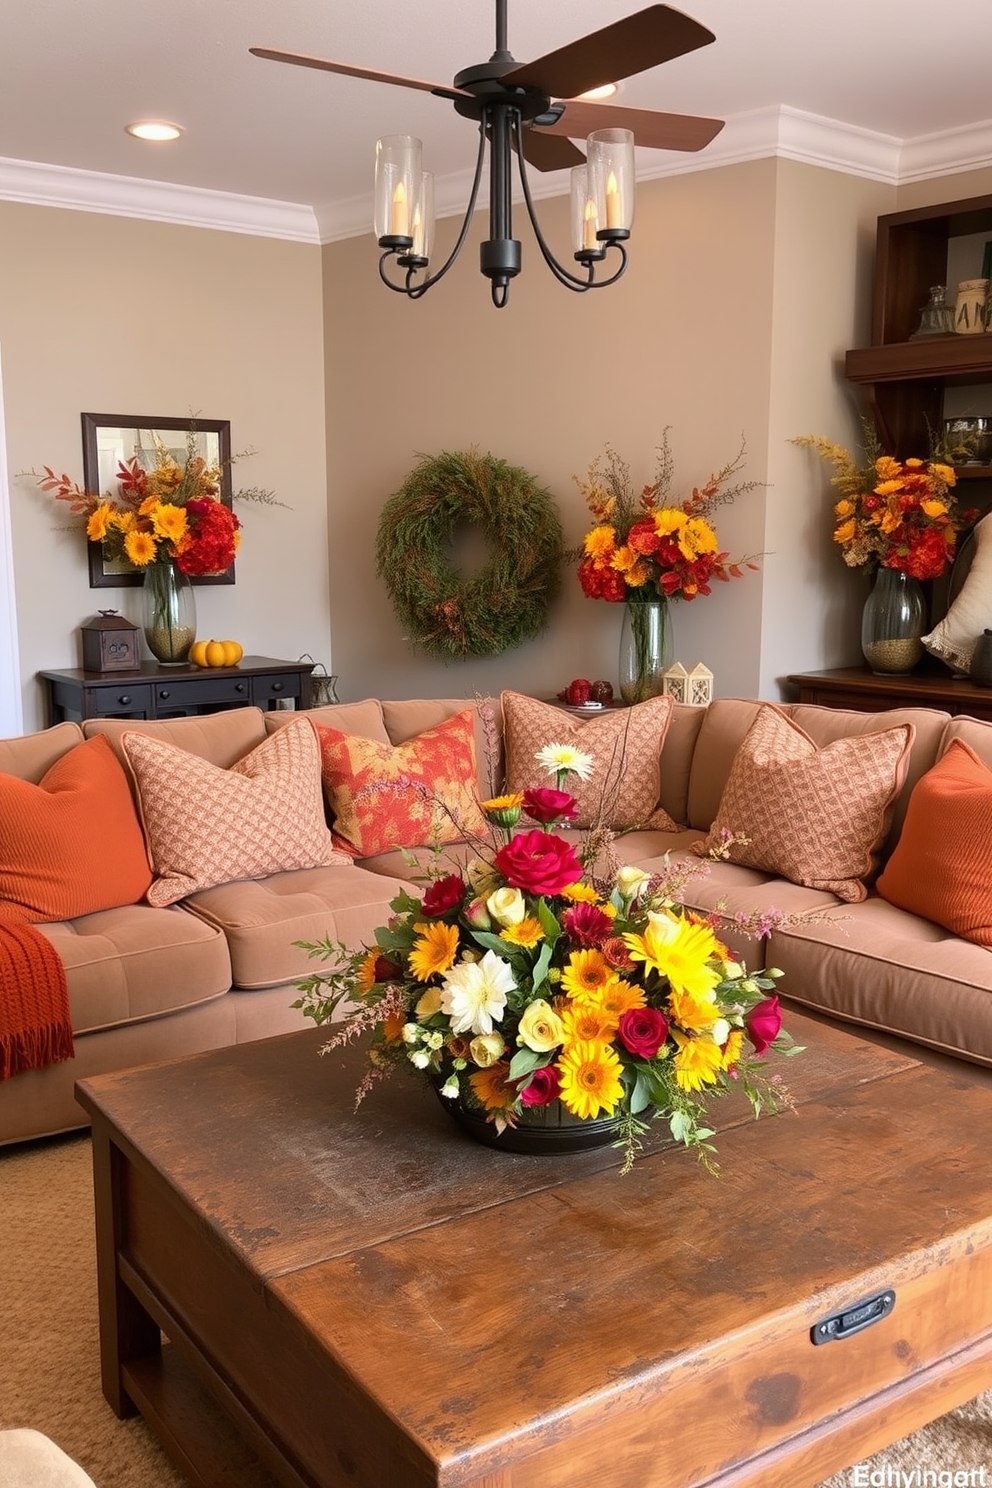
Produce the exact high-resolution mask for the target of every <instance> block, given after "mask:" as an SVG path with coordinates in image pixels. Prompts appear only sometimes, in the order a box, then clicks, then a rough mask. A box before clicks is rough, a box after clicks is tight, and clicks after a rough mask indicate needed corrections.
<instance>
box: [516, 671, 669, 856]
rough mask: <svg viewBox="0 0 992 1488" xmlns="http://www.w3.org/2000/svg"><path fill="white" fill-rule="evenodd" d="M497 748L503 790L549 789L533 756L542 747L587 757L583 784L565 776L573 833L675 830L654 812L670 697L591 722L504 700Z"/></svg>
mask: <svg viewBox="0 0 992 1488" xmlns="http://www.w3.org/2000/svg"><path fill="white" fill-rule="evenodd" d="M500 701H501V703H502V706H503V740H504V745H505V748H506V789H507V790H508V791H524V790H533V789H534V788H535V787H539V786H549V785H550V786H553V785H554V783H555V782H554V780H553V779H551V777H550V776H549V775H548V774H547V772H546V771H545V770H542V768H541V766H540V765H539V764H538V763H537V760H536V759H535V758H534V756H535V755H536V754H537V752H538V750H539V749H543V748H544V746H545V745H546V744H573V745H574V746H575V747H576V748H577V749H581V750H583V751H584V752H585V753H586V754H590V755H592V758H593V773H592V775H591V777H590V778H589V779H588V780H585V781H583V780H579V779H578V777H577V776H575V775H570V776H569V777H568V779H567V780H566V782H565V789H566V790H567V791H568V792H569V794H570V795H573V796H574V797H575V799H576V802H577V803H578V808H579V811H578V815H577V817H576V818H575V821H574V823H572V825H574V826H577V827H591V826H593V825H596V824H598V823H599V822H600V819H601V818H602V823H603V825H604V826H607V827H612V828H613V829H614V830H615V831H621V830H623V829H625V828H628V827H645V828H650V829H653V830H656V831H660V832H673V831H675V830H676V825H675V823H674V822H673V821H672V819H671V817H670V816H669V815H668V812H667V811H665V810H664V809H663V808H662V806H661V805H660V804H659V799H658V798H659V795H660V793H661V750H662V745H663V744H664V742H665V734H666V733H667V732H668V725H669V722H670V721H671V717H672V700H671V698H670V697H659V698H649V699H648V700H647V702H644V703H637V704H636V705H635V706H634V707H633V708H612V709H610V710H609V712H604V713H600V714H597V715H596V716H595V717H594V718H577V717H576V716H575V714H574V713H566V712H565V711H564V709H562V708H556V707H555V706H554V704H553V703H542V702H541V701H540V700H539V699H538V698H532V697H524V696H523V695H522V694H521V693H519V692H504V693H503V695H502V698H501V699H500Z"/></svg>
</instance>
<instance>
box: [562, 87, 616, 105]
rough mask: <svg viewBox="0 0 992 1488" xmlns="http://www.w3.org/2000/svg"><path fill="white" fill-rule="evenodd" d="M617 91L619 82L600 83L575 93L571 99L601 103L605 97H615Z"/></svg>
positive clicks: (574, 101) (578, 101) (575, 101)
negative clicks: (596, 86)
mask: <svg viewBox="0 0 992 1488" xmlns="http://www.w3.org/2000/svg"><path fill="white" fill-rule="evenodd" d="M619 92H620V84H619V83H602V84H601V85H600V87H598V88H587V90H586V91H585V93H578V94H576V96H575V98H574V99H572V100H571V101H572V102H573V103H602V102H603V100H604V99H606V98H615V97H616V95H617V94H618V93H619Z"/></svg>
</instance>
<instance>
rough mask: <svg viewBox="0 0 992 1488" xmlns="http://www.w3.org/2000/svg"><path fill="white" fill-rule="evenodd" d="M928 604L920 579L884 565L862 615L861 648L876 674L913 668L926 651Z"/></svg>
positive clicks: (879, 570)
mask: <svg viewBox="0 0 992 1488" xmlns="http://www.w3.org/2000/svg"><path fill="white" fill-rule="evenodd" d="M926 619H927V607H926V602H925V600H924V598H923V590H922V589H921V588H920V585H919V581H918V580H917V579H912V578H910V577H909V575H908V574H906V573H903V571H902V570H901V569H898V568H880V569H878V570H877V572H876V574H875V582H874V584H873V586H872V591H871V593H870V594H869V596H868V598H867V600H866V601H865V607H864V611H863V612H862V616H861V650H862V652H863V654H864V658H865V661H866V662H867V663H868V665H869V667H870V668H871V670H872V671H873V672H874V673H875V674H876V676H886V675H891V674H894V673H903V672H911V671H912V670H913V668H914V666H915V665H916V663H917V662H918V661H919V659H920V657H921V656H922V655H923V639H922V637H923V633H924V631H925V630H926V628H927V624H926Z"/></svg>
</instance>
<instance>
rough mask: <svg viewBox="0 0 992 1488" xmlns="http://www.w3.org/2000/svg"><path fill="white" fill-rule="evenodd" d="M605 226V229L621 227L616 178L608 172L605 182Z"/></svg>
mask: <svg viewBox="0 0 992 1488" xmlns="http://www.w3.org/2000/svg"><path fill="white" fill-rule="evenodd" d="M606 225H607V227H620V226H622V223H621V220H620V192H619V190H618V189H617V178H616V176H615V175H614V174H613V172H612V171H610V174H609V177H608V178H607V182H606Z"/></svg>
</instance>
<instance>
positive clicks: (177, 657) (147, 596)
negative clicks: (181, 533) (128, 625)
mask: <svg viewBox="0 0 992 1488" xmlns="http://www.w3.org/2000/svg"><path fill="white" fill-rule="evenodd" d="M142 614H143V625H144V631H145V644H146V646H147V647H148V649H149V651H150V652H151V653H152V655H153V656H154V658H155V660H156V661H158V662H161V663H162V665H163V666H181V665H182V664H183V663H185V662H186V661H188V660H189V650H190V647H191V646H192V644H193V642H194V641H195V640H196V596H195V595H194V593H193V585H192V584H191V583H190V579H189V575H188V574H186V573H184V572H183V570H182V569H181V568H180V567H179V565H178V564H177V563H174V562H173V561H172V560H171V559H169V558H159V559H158V560H156V561H155V562H154V563H149V564H148V566H147V568H146V569H145V582H144V586H143V589H142Z"/></svg>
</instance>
